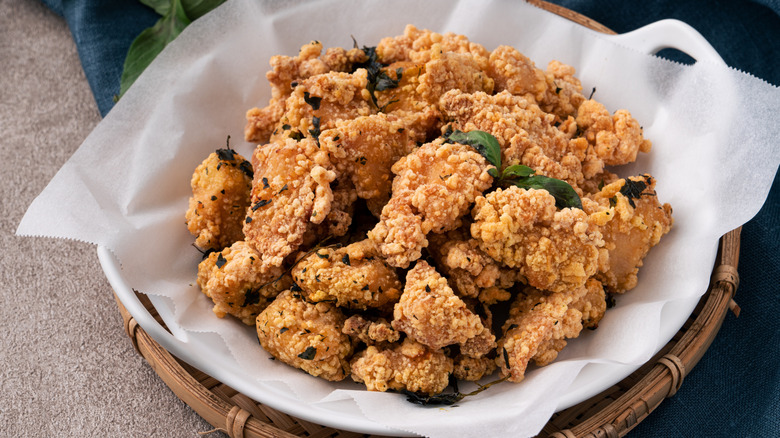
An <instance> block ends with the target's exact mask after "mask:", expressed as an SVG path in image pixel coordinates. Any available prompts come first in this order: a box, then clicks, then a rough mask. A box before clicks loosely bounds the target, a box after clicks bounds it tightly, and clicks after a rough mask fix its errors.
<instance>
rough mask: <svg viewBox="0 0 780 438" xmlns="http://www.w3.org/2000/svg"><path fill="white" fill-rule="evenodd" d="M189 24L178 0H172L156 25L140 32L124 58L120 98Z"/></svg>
mask: <svg viewBox="0 0 780 438" xmlns="http://www.w3.org/2000/svg"><path fill="white" fill-rule="evenodd" d="M189 24H190V19H189V18H187V15H186V14H185V13H184V8H183V7H182V5H181V2H180V1H179V0H173V1H172V5H171V8H170V10H168V13H167V14H165V16H163V17H162V18H160V19H159V20H158V21H157V23H156V24H155V25H154V26H152V27H150V28H148V29H146V30H144V31H143V32H141V34H140V35H138V37H137V38H136V39H135V40H134V41H133V43H132V44H131V45H130V49H129V50H128V51H127V57H126V58H125V65H124V70H123V71H122V78H121V80H120V82H119V95H120V96H122V95H123V94H125V92H126V91H127V90H128V88H130V86H131V85H133V82H135V80H136V79H138V77H139V76H140V75H141V73H142V72H143V71H144V70H145V69H146V67H148V66H149V64H151V63H152V61H153V60H154V58H155V57H157V55H158V54H159V53H160V52H162V50H163V49H164V48H165V46H167V45H168V43H170V42H171V41H173V40H174V39H175V38H176V37H177V36H179V34H180V33H181V32H182V30H184V28H185V27H187V25H189Z"/></svg>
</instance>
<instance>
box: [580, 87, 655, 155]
mask: <svg viewBox="0 0 780 438" xmlns="http://www.w3.org/2000/svg"><path fill="white" fill-rule="evenodd" d="M577 126H578V127H579V128H580V129H581V130H582V132H583V137H584V138H586V139H587V140H588V143H589V144H590V145H592V146H593V151H594V153H595V154H596V156H598V157H599V158H600V159H601V160H602V161H603V162H604V164H607V165H610V166H616V165H620V164H627V163H631V162H633V161H635V160H636V156H637V154H638V153H639V152H650V149H651V147H652V143H651V142H650V140H646V139H645V138H644V137H643V136H642V127H641V126H639V122H637V121H636V120H635V119H634V118H633V117H632V116H631V113H629V112H628V111H626V110H623V109H621V110H617V111H615V114H614V115H610V114H609V111H607V109H606V107H604V105H602V104H601V103H599V102H596V101H595V100H587V101H585V102H583V104H582V105H580V107H579V110H578V111H577Z"/></svg>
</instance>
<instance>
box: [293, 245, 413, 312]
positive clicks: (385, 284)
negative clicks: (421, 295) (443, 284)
mask: <svg viewBox="0 0 780 438" xmlns="http://www.w3.org/2000/svg"><path fill="white" fill-rule="evenodd" d="M292 276H293V279H294V281H295V283H297V284H298V286H300V287H301V289H303V291H302V295H303V296H304V297H306V299H307V300H309V301H311V302H320V301H333V302H335V303H336V305H338V306H340V307H346V308H350V309H359V310H366V309H368V308H380V309H386V310H389V308H392V306H393V304H395V303H396V302H397V301H398V298H399V297H400V296H401V289H402V288H403V285H402V284H401V281H400V280H399V279H398V275H397V274H396V273H395V270H394V269H393V268H392V267H390V266H388V265H387V263H385V262H384V260H382V258H381V257H379V254H378V252H377V250H376V247H375V246H374V244H373V242H371V241H370V240H368V239H366V240H362V241H359V242H355V243H352V244H350V245H347V246H346V247H343V248H338V249H333V248H321V249H317V250H316V251H315V252H314V253H312V254H309V255H308V256H306V257H305V258H304V259H302V260H300V261H299V262H298V263H296V264H295V267H294V268H293V269H292Z"/></svg>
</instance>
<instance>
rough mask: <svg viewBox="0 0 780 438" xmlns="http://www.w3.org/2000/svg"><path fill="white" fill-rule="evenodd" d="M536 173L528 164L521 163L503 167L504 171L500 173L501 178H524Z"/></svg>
mask: <svg viewBox="0 0 780 438" xmlns="http://www.w3.org/2000/svg"><path fill="white" fill-rule="evenodd" d="M534 173H536V171H535V170H533V169H531V168H530V167H528V166H525V165H523V164H513V165H511V166H509V167H507V168H506V169H504V172H503V173H502V174H501V177H502V178H509V177H513V178H526V177H529V176H531V175H533V174H534Z"/></svg>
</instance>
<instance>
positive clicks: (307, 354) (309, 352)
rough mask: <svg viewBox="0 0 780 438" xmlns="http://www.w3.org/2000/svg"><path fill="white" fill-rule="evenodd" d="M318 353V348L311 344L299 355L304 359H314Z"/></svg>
mask: <svg viewBox="0 0 780 438" xmlns="http://www.w3.org/2000/svg"><path fill="white" fill-rule="evenodd" d="M316 355H317V349H316V348H314V347H312V346H311V345H310V346H308V347H306V350H304V352H303V353H301V354H299V355H298V357H300V358H301V359H303V360H312V359H314V356H316Z"/></svg>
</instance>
